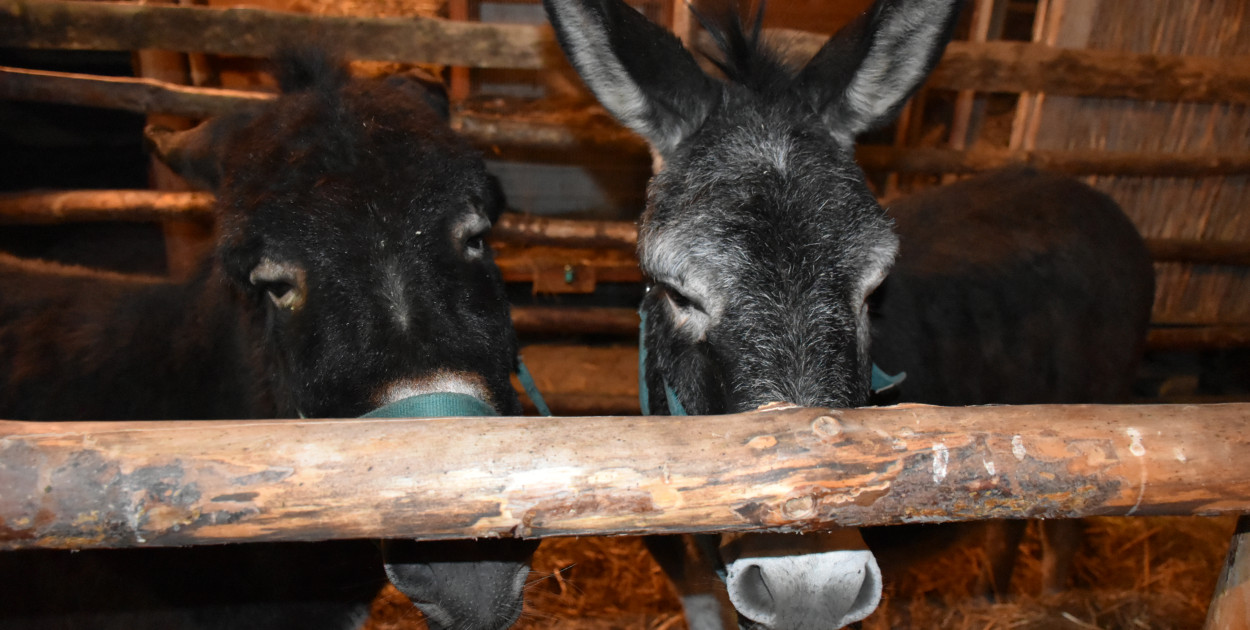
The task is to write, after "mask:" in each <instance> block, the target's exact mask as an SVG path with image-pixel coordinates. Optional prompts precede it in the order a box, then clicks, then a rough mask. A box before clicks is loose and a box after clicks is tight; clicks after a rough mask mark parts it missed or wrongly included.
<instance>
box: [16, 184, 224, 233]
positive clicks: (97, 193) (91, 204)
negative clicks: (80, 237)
mask: <svg viewBox="0 0 1250 630" xmlns="http://www.w3.org/2000/svg"><path fill="white" fill-rule="evenodd" d="M215 203H216V198H215V197H214V196H213V195H212V194H211V193H203V192H162V191H156V190H68V191H63V192H40V193H9V194H2V195H0V225H2V224H28V225H39V224H53V223H69V222H94V221H167V220H173V219H196V220H202V221H211V220H212V218H213V217H212V211H213V204H215Z"/></svg>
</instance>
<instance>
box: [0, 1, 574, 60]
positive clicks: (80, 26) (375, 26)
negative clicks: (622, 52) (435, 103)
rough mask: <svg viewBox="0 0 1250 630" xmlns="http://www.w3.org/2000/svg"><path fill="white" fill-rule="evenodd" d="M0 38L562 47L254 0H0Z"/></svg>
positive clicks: (129, 44)
mask: <svg viewBox="0 0 1250 630" xmlns="http://www.w3.org/2000/svg"><path fill="white" fill-rule="evenodd" d="M0 41H3V42H5V45H6V46H15V47H23V48H69V49H75V50H137V49H143V48H155V49H160V50H175V51H181V52H206V53H218V54H227V55H238V56H243V57H272V56H273V55H274V53H276V52H277V51H279V50H281V49H283V48H288V47H292V46H306V45H308V43H309V42H324V43H326V45H328V46H332V47H334V48H336V49H338V50H339V51H340V52H342V53H343V54H345V55H347V56H348V57H349V58H354V59H375V60H380V61H414V62H425V63H436V64H444V65H451V66H471V67H477V68H542V67H545V66H548V65H550V64H549V62H548V59H558V58H559V55H560V52H559V49H558V48H557V47H556V45H555V41H554V38H553V37H552V35H551V30H550V29H549V28H542V27H535V26H527V25H519V24H482V23H471V22H456V21H452V20H443V19H438V18H426V17H417V16H412V17H404V18H361V17H331V16H314V15H308V14H303V13H292V12H285V11H271V10H262V9H251V8H230V9H210V8H204V7H186V6H183V7H169V6H154V5H149V4H142V3H132V2H107V3H104V2H63V1H48V0H0Z"/></svg>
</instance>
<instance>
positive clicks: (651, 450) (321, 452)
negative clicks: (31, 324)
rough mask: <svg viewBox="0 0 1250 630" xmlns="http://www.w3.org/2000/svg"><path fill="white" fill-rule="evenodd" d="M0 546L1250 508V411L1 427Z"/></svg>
mask: <svg viewBox="0 0 1250 630" xmlns="http://www.w3.org/2000/svg"><path fill="white" fill-rule="evenodd" d="M0 435H3V436H4V439H3V440H0V488H4V489H5V491H4V492H3V493H0V524H2V525H3V526H2V527H0V548H2V549H23V548H33V547H45V548H69V549H80V548H90V547H133V546H168V545H192V544H216V543H227V542H243V541H277V540H324V539H334V538H384V537H398V538H416V539H442V538H478V537H497V536H505V537H506V536H518V537H524V538H534V537H546V536H571V535H615V534H641V533H653V534H664V533H683V532H696V531H704V532H730V531H777V532H789V531H818V530H823V529H828V528H831V527H836V526H859V525H884V524H891V523H931V522H940V521H950V520H965V519H989V518H1039V517H1040V518H1071V517H1080V516H1094V515H1161V514H1200V515H1213V514H1225V513H1234V512H1244V511H1250V468H1247V467H1245V466H1230V465H1229V462H1238V461H1245V460H1246V459H1247V458H1250V404H1229V405H1209V406H1171V405H1142V406H1084V405H1071V406H1058V405H1039V406H1018V407H1008V406H999V407H969V408H942V407H928V406H921V405H905V406H899V407H893V408H865V409H851V410H828V409H801V408H795V407H791V408H775V409H772V410H769V411H763V412H754V413H743V414H735V415H724V416H715V417H597V418H567V417H564V418H561V417H556V418H439V419H417V420H404V419H350V420H240V421H231V420H224V421H201V422H72V423H38V422H9V421H6V422H0Z"/></svg>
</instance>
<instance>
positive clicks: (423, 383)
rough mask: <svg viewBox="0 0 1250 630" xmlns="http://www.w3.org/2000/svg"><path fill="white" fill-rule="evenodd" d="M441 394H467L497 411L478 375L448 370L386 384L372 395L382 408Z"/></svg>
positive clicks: (488, 391)
mask: <svg viewBox="0 0 1250 630" xmlns="http://www.w3.org/2000/svg"><path fill="white" fill-rule="evenodd" d="M442 392H447V393H452V394H467V395H469V396H472V397H474V398H476V399H478V400H480V401H482V402H484V403H486V404H488V405H490V406H491V407H492V408H494V409H495V411H496V412H498V411H499V407H497V406H496V405H495V400H494V397H492V396H491V395H490V390H489V389H488V388H487V387H486V380H485V379H483V378H482V376H481V375H480V374H474V373H472V372H452V371H450V370H441V371H438V372H435V373H433V374H430V375H429V376H426V377H423V378H406V379H401V380H398V381H394V382H391V383H388V384H386V385H384V386H382V388H381V389H380V390H379V391H378V393H377V394H376V395H374V397H373V398H374V400H373V404H374V405H375V406H377V407H382V406H385V405H389V404H391V403H393V402H396V401H400V400H403V399H405V398H412V397H413V396H420V395H422V394H437V393H442Z"/></svg>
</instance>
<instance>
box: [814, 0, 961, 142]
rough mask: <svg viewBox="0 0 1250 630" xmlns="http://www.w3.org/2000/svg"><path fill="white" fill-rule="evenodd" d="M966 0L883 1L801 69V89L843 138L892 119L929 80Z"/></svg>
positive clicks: (834, 37)
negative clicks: (926, 80)
mask: <svg viewBox="0 0 1250 630" xmlns="http://www.w3.org/2000/svg"><path fill="white" fill-rule="evenodd" d="M962 7H963V1H962V0H877V2H876V4H874V5H873V6H872V8H870V9H869V10H868V11H867V12H865V13H864V14H863V15H861V16H859V17H858V18H857V19H855V21H853V22H851V23H850V24H847V25H846V26H845V27H843V28H842V30H840V31H838V33H837V34H836V35H834V36H833V37H831V38H830V39H829V41H828V42H825V45H824V47H822V48H821V49H820V51H819V52H817V53H816V56H815V57H813V58H812V60H811V61H810V62H809V63H808V64H807V67H805V68H804V69H803V71H802V73H800V74H799V77H798V87H799V90H800V91H801V92H802V94H803V95H804V96H805V97H807V98H808V99H809V101H811V103H812V105H813V107H815V109H816V111H818V112H820V114H821V115H822V116H823V117H824V120H825V124H826V125H827V126H828V127H829V129H830V131H832V132H833V134H834V135H835V136H837V137H838V138H839V139H841V140H843V141H845V142H848V143H849V142H852V141H853V140H854V139H855V136H857V135H859V134H860V133H863V132H864V131H867V130H869V129H871V128H873V127H875V126H877V125H880V124H884V123H886V122H889V121H890V120H891V119H893V118H894V116H896V115H897V114H898V111H899V110H900V109H901V108H902V107H903V104H904V103H906V102H907V99H908V98H909V97H910V96H911V95H912V93H913V92H915V91H916V89H917V88H919V87H920V85H921V84H922V83H924V80H925V77H927V76H929V72H930V71H932V70H933V67H934V66H936V65H937V62H938V60H939V59H941V57H942V51H943V50H945V49H946V43H947V42H948V41H950V38H951V31H952V30H954V26H955V22H956V21H957V18H958V17H959V10H960V9H961V8H962Z"/></svg>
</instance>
